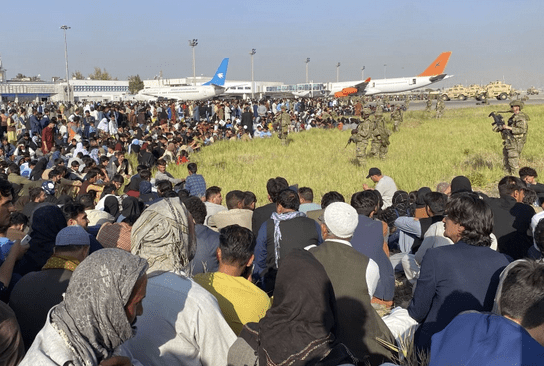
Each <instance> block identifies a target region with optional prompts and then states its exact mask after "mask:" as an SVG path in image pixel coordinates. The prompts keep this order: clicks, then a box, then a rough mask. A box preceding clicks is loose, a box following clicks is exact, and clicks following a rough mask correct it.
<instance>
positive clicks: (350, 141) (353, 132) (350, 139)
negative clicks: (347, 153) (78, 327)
mask: <svg viewBox="0 0 544 366" xmlns="http://www.w3.org/2000/svg"><path fill="white" fill-rule="evenodd" d="M356 133H357V129H353V130H351V136H350V137H349V139H348V143H347V144H346V146H344V150H345V149H346V148H347V147H348V146H349V144H351V143H352V142H353V135H355V134H356Z"/></svg>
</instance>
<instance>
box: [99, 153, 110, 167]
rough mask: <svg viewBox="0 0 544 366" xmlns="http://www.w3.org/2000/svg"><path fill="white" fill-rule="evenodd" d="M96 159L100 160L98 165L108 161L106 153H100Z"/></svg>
mask: <svg viewBox="0 0 544 366" xmlns="http://www.w3.org/2000/svg"><path fill="white" fill-rule="evenodd" d="M98 161H99V162H100V165H102V164H104V163H109V161H110V158H108V157H107V156H106V155H102V156H101V157H100V159H99V160H98Z"/></svg>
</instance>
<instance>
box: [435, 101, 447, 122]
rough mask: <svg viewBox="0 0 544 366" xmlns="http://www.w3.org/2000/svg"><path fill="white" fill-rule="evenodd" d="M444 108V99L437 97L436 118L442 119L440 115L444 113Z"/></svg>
mask: <svg viewBox="0 0 544 366" xmlns="http://www.w3.org/2000/svg"><path fill="white" fill-rule="evenodd" d="M445 108H446V106H445V105H444V99H442V98H441V97H440V96H438V98H436V118H440V117H442V113H444V109H445Z"/></svg>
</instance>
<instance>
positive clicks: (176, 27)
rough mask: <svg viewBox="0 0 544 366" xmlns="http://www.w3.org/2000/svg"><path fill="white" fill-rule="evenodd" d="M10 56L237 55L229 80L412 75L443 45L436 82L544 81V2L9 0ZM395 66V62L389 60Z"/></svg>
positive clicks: (4, 28)
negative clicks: (443, 61)
mask: <svg viewBox="0 0 544 366" xmlns="http://www.w3.org/2000/svg"><path fill="white" fill-rule="evenodd" d="M2 13H3V14H4V16H2V20H1V21H0V40H1V41H0V56H1V57H2V64H3V67H4V68H5V69H7V78H8V79H9V78H12V77H14V76H15V75H16V74H18V73H22V74H24V75H26V76H36V75H38V74H39V75H40V76H41V78H42V79H43V80H51V77H53V76H60V77H64V76H65V61H64V34H63V31H62V30H61V29H60V26H62V25H68V26H70V27H71V29H69V30H68V31H67V43H68V62H69V70H70V74H71V73H72V72H74V71H76V70H77V71H81V72H82V73H83V74H84V75H88V74H90V73H92V72H93V70H94V67H100V68H102V69H104V68H105V69H106V70H107V71H108V72H109V73H110V74H111V75H112V76H114V77H117V78H119V79H120V80H126V79H127V77H128V76H130V75H136V74H138V75H140V77H141V78H142V79H152V78H153V77H154V76H156V75H159V73H160V72H161V71H162V73H163V77H164V78H181V77H186V76H192V49H191V47H190V46H189V44H188V40H190V39H198V45H197V46H196V47H195V54H196V75H197V76H200V75H204V76H210V77H211V76H212V75H213V73H214V72H215V70H216V69H217V67H218V66H219V64H220V62H221V60H222V59H223V58H224V57H229V58H230V62H229V69H228V73H227V79H230V80H251V57H250V55H249V53H250V51H251V50H252V49H253V48H255V49H256V54H255V56H254V74H255V80H262V81H281V82H284V83H302V82H304V81H305V78H306V63H305V61H306V58H310V63H309V65H308V70H309V79H310V81H314V82H328V81H336V71H337V68H336V65H337V63H338V62H340V64H341V66H340V68H339V74H340V81H349V80H360V79H361V76H362V75H361V68H362V67H363V66H364V67H365V70H364V76H365V78H367V77H371V78H373V79H381V78H384V77H387V78H392V77H409V76H415V75H417V74H419V73H421V72H422V71H423V70H424V69H425V68H426V67H427V66H428V65H429V64H430V63H431V62H432V61H433V60H434V59H435V58H436V57H437V56H438V55H439V54H440V53H441V52H444V51H452V56H451V58H450V61H449V63H448V66H447V68H446V71H445V72H446V73H447V74H453V75H454V77H452V78H450V79H447V80H445V81H442V82H440V83H438V84H436V86H437V87H449V86H453V85H454V84H464V85H465V86H467V85H469V84H474V83H476V84H487V83H488V82H490V81H493V80H504V81H505V82H507V83H510V84H512V85H513V86H514V87H515V88H520V89H524V88H528V87H530V86H532V85H534V86H536V87H539V88H542V87H544V67H543V65H544V47H542V42H541V37H542V36H541V35H542V33H543V31H544V22H543V20H542V17H543V15H544V1H542V0H526V1H524V0H520V1H517V2H514V1H511V0H509V1H504V0H494V1H488V0H480V1H465V0H459V1H436V0H435V1H423V0H422V1H417V0H415V1H414V0H413V1H400V0H383V1H366V0H359V1H357V0H349V1H343V0H336V1H322V0H314V1H309V0H290V1H284V0H276V1H260V0H248V1H244V0H226V1H225V0H223V1H218V0H206V1H179V0H178V1H155V2H153V1H142V0H132V1H130V2H129V1H115V0H113V1H103V0H94V1H87V2H82V1H73V0H72V1H65V0H50V1H47V2H44V1H34V0H20V1H9V2H7V1H6V2H3V4H2ZM384 65H387V66H384Z"/></svg>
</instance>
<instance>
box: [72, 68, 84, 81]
mask: <svg viewBox="0 0 544 366" xmlns="http://www.w3.org/2000/svg"><path fill="white" fill-rule="evenodd" d="M72 78H74V79H76V80H83V79H85V76H83V74H82V73H81V71H79V70H77V71H75V72H73V73H72Z"/></svg>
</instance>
